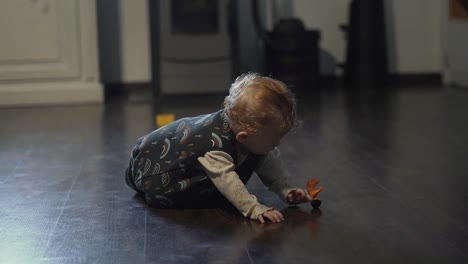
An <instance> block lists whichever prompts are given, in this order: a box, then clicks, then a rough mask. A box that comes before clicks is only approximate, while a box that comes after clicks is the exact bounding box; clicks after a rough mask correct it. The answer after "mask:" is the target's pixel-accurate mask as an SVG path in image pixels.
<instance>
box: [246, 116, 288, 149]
mask: <svg viewBox="0 0 468 264" xmlns="http://www.w3.org/2000/svg"><path fill="white" fill-rule="evenodd" d="M280 125H281V121H280V120H272V121H271V122H269V123H268V124H267V125H266V126H265V127H262V128H260V129H259V130H258V131H257V133H255V134H249V135H248V136H247V137H246V139H245V141H244V142H243V144H244V146H245V148H247V150H249V151H250V152H252V153H255V154H257V155H266V154H268V153H269V152H270V151H272V150H273V149H274V148H275V147H276V146H278V145H279V144H280V142H281V139H282V138H283V136H284V135H285V133H284V131H281V129H280Z"/></svg>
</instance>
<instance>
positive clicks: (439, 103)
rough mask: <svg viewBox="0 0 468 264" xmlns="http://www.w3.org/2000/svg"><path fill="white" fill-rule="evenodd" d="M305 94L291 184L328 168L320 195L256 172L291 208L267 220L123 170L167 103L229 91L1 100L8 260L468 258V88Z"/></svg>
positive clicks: (4, 255) (1, 201)
mask: <svg viewBox="0 0 468 264" xmlns="http://www.w3.org/2000/svg"><path fill="white" fill-rule="evenodd" d="M298 95H299V104H300V112H301V115H302V117H303V119H304V124H305V125H304V128H302V129H300V130H298V131H297V132H296V133H294V134H291V135H289V136H288V137H287V138H286V139H285V140H284V142H283V145H282V146H281V148H280V149H281V150H282V152H283V156H284V159H285V161H286V162H287V166H288V167H289V169H290V170H291V172H292V178H291V179H290V181H291V182H292V183H293V184H295V185H299V186H302V187H305V183H306V181H307V180H308V179H309V178H311V177H316V178H318V179H319V180H320V181H321V184H322V185H323V186H324V187H325V191H324V192H323V193H322V194H321V199H322V201H323V203H322V207H321V210H320V211H317V210H316V211H313V210H311V208H310V206H309V205H301V206H300V207H298V208H288V207H287V206H286V205H285V204H284V203H282V202H281V201H280V200H279V199H278V198H277V197H276V196H275V195H273V194H271V193H269V192H268V191H266V190H265V189H264V188H263V187H262V186H261V184H260V182H259V180H257V179H256V178H253V179H252V180H251V182H249V185H248V187H249V188H250V189H251V190H252V192H254V193H256V194H257V195H258V196H259V199H260V200H261V201H263V202H264V203H266V204H269V205H272V206H275V207H276V208H277V209H279V210H281V211H282V212H283V213H284V215H285V217H286V220H285V221H284V222H283V223H280V224H272V223H268V224H263V225H262V224H260V223H258V222H256V221H251V220H247V219H244V218H242V217H241V216H239V215H238V214H236V213H235V212H232V211H229V210H226V209H222V208H214V209H190V210H172V211H164V210H154V209H150V208H148V207H146V206H145V205H144V204H143V203H142V202H141V201H139V200H138V199H137V198H136V197H135V196H134V193H133V191H132V190H131V189H130V188H128V187H127V186H126V185H125V183H124V176H123V173H124V169H125V166H126V165H127V162H128V158H129V151H130V149H131V147H132V146H133V144H134V142H135V140H136V139H137V138H138V137H139V136H141V135H143V134H145V133H147V132H149V131H151V130H153V129H154V115H155V111H160V112H161V111H169V112H173V113H176V115H177V116H178V117H181V116H184V115H196V114H199V113H204V112H207V111H212V110H216V109H217V108H218V107H219V105H220V104H221V102H222V97H209V98H203V97H189V98H167V99H165V100H164V101H163V102H162V103H158V104H157V107H154V106H152V105H151V104H150V103H148V102H146V101H145V100H142V98H139V99H138V97H134V98H133V100H130V102H128V101H125V100H117V101H116V100H114V101H111V102H110V103H108V104H106V105H105V106H100V105H87V106H68V107H38V108H15V109H13V108H10V109H0V263H360V264H362V263H468V90H463V89H455V88H442V87H408V88H402V87H400V88H398V89H396V88H395V89H391V92H385V91H383V90H378V91H374V92H361V93H351V94H347V93H344V92H341V91H339V90H331V91H327V92H321V93H310V94H305V93H304V94H302V93H300V92H299V93H298ZM143 99H144V97H143Z"/></svg>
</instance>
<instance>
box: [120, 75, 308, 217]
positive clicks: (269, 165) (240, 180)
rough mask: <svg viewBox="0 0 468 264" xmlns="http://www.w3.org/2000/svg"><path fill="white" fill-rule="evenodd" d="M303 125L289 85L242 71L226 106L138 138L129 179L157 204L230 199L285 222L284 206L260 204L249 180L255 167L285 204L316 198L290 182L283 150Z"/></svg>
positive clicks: (249, 211) (248, 213) (252, 213)
mask: <svg viewBox="0 0 468 264" xmlns="http://www.w3.org/2000/svg"><path fill="white" fill-rule="evenodd" d="M298 125H300V121H299V120H298V117H297V113H296V102H295V99H294V96H293V94H292V93H291V91H290V90H289V89H288V88H287V87H286V85H285V84H284V83H282V82H280V81H278V80H275V79H272V78H269V77H262V76H259V75H258V74H256V73H248V74H244V75H241V76H239V77H238V78H237V79H236V80H235V81H234V83H233V84H232V85H231V88H230V90H229V95H228V96H226V98H225V100H224V107H223V109H221V110H219V111H217V112H214V113H211V114H206V115H201V116H196V117H189V118H182V119H180V120H177V121H175V122H173V123H171V124H168V125H166V126H163V127H161V128H159V129H157V130H155V131H153V132H151V133H150V134H148V135H146V136H144V137H141V138H139V139H138V140H137V143H136V146H135V147H134V148H133V151H132V153H131V159H130V165H129V168H128V169H127V171H126V176H125V178H126V182H127V184H128V185H129V186H130V187H131V188H133V189H134V190H135V191H137V192H138V193H139V194H140V195H141V196H142V197H143V198H144V199H145V201H146V203H147V204H148V205H150V206H153V207H157V208H183V207H192V206H197V207H198V206H203V205H209V204H211V205H212V204H216V203H217V202H220V201H222V200H226V199H227V200H228V201H229V202H230V203H231V204H232V205H234V206H235V207H236V208H237V209H238V210H239V211H240V212H241V213H242V214H243V215H244V216H245V217H247V218H251V219H257V220H259V221H260V222H262V223H264V222H265V220H270V221H272V222H281V221H282V220H284V217H283V215H282V214H281V212H279V211H278V210H276V209H274V208H271V207H268V206H265V205H263V204H261V203H259V202H258V200H257V197H256V196H255V195H253V194H251V193H250V192H249V191H248V190H247V188H246V186H245V184H246V183H247V181H248V180H249V178H250V176H251V175H252V174H253V172H255V173H256V174H257V175H258V176H259V178H260V179H261V181H262V182H263V184H264V185H265V186H266V187H267V188H268V189H269V190H270V191H272V192H275V193H276V194H278V195H279V196H280V197H281V198H282V199H283V200H285V201H286V202H288V203H290V204H299V203H306V202H310V201H312V197H311V196H310V195H309V194H308V193H306V192H305V191H304V190H303V189H301V188H291V186H290V185H289V184H288V183H287V176H288V173H287V170H286V169H285V168H284V166H283V165H282V162H281V159H280V152H279V150H278V149H277V146H278V145H279V144H280V141H281V139H282V138H283V137H284V136H285V135H286V134H287V133H288V132H289V131H290V130H291V129H292V128H294V127H297V126H298Z"/></svg>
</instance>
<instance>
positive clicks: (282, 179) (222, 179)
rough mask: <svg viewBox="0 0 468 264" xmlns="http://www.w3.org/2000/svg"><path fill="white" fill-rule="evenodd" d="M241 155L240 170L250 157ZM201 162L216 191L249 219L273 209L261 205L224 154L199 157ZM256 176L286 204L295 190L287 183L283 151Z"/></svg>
mask: <svg viewBox="0 0 468 264" xmlns="http://www.w3.org/2000/svg"><path fill="white" fill-rule="evenodd" d="M238 153H239V155H238V156H239V159H238V162H237V166H239V165H241V164H242V162H244V161H245V158H246V155H242V153H240V152H238ZM198 161H199V162H200V164H201V165H202V166H203V168H204V169H205V171H206V173H207V175H208V178H210V180H211V181H212V182H213V184H214V185H215V186H216V188H217V189H218V190H219V191H220V192H221V193H222V194H223V195H224V196H225V197H226V198H227V199H228V200H229V201H230V202H231V203H232V204H233V205H234V206H235V207H236V208H237V209H238V210H239V211H240V212H241V213H242V214H243V215H244V216H245V217H248V218H251V219H258V216H259V215H261V214H263V213H265V212H266V211H268V210H271V209H272V208H270V207H267V206H265V205H262V204H260V203H259V202H258V199H257V197H256V196H255V195H253V194H250V193H249V191H248V190H247V188H246V186H245V185H244V183H242V181H241V179H240V178H239V175H238V174H237V173H236V172H235V168H236V167H237V166H236V164H234V161H233V158H232V157H231V156H230V155H229V154H228V153H226V152H223V151H210V152H207V153H206V154H205V155H204V156H202V157H199V158H198ZM255 172H256V173H257V175H258V176H259V178H260V180H261V181H262V182H263V184H264V185H265V186H266V187H267V188H268V190H270V191H272V192H275V193H276V194H277V195H278V196H280V197H281V198H282V199H283V200H286V196H287V195H288V193H289V192H290V191H292V190H295V189H294V188H291V187H290V186H289V184H288V183H287V177H288V172H287V170H286V169H285V168H284V166H283V164H282V162H281V158H280V151H279V150H278V149H277V148H275V149H273V151H271V152H270V153H268V154H267V155H266V156H265V158H263V159H262V160H261V161H260V163H259V164H258V166H257V168H256V170H255Z"/></svg>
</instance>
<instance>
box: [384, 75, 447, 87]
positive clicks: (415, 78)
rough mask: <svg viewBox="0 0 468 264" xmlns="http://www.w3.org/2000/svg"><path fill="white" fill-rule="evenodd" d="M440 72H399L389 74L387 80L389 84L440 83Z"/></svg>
mask: <svg viewBox="0 0 468 264" xmlns="http://www.w3.org/2000/svg"><path fill="white" fill-rule="evenodd" d="M442 79H443V78H442V74H441V73H439V72H427V73H426V72H422V73H399V74H390V75H389V78H388V82H389V84H391V85H405V86H406V85H414V86H418V85H441V84H442V83H443V82H442Z"/></svg>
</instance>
